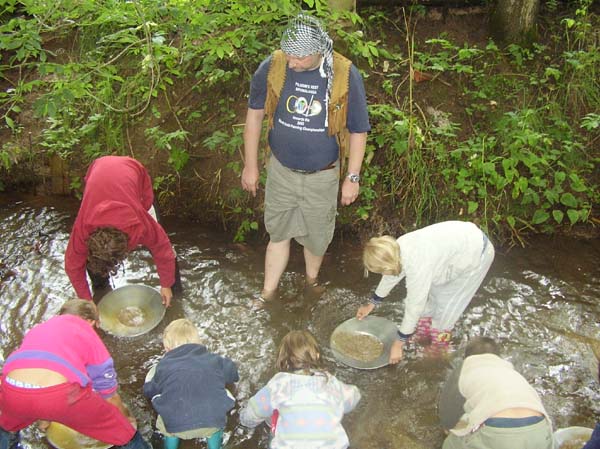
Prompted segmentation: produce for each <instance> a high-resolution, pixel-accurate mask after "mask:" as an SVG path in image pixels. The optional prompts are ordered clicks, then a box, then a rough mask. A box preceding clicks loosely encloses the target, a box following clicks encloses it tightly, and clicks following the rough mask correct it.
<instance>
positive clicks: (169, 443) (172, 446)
mask: <svg viewBox="0 0 600 449" xmlns="http://www.w3.org/2000/svg"><path fill="white" fill-rule="evenodd" d="M179 441H180V440H179V438H178V437H168V436H166V435H165V436H164V439H163V448H164V449H177V448H178V447H179Z"/></svg>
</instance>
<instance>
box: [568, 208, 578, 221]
mask: <svg viewBox="0 0 600 449" xmlns="http://www.w3.org/2000/svg"><path fill="white" fill-rule="evenodd" d="M567 216H568V217H569V221H570V222H571V224H575V223H577V221H578V220H579V212H578V211H576V210H574V209H569V210H568V211H567Z"/></svg>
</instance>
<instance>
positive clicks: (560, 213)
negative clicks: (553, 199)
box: [552, 209, 565, 224]
mask: <svg viewBox="0 0 600 449" xmlns="http://www.w3.org/2000/svg"><path fill="white" fill-rule="evenodd" d="M552 217H554V221H556V222H557V223H558V224H561V223H562V221H563V218H564V217H565V213H564V212H563V211H562V210H557V209H554V210H553V211H552Z"/></svg>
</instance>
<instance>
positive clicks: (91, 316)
mask: <svg viewBox="0 0 600 449" xmlns="http://www.w3.org/2000/svg"><path fill="white" fill-rule="evenodd" d="M58 314H59V315H75V316H78V317H79V318H83V319H84V320H92V321H98V320H99V318H98V308H97V307H96V304H94V303H93V302H92V301H88V300H87V299H71V300H69V301H67V302H65V303H64V304H63V305H62V307H61V308H60V310H59V312H58Z"/></svg>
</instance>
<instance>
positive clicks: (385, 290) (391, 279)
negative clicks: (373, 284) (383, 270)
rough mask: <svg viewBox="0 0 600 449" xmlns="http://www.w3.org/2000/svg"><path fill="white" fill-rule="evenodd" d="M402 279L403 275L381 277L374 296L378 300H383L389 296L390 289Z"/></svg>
mask: <svg viewBox="0 0 600 449" xmlns="http://www.w3.org/2000/svg"><path fill="white" fill-rule="evenodd" d="M403 278H404V273H400V275H398V276H390V275H383V276H381V280H380V281H379V284H378V285H377V288H376V289H375V294H376V295H377V296H379V297H380V298H385V297H386V296H387V295H389V294H390V292H391V291H392V289H393V288H394V287H395V286H396V285H398V283H399V282H400V281H401V280H402V279H403Z"/></svg>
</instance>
